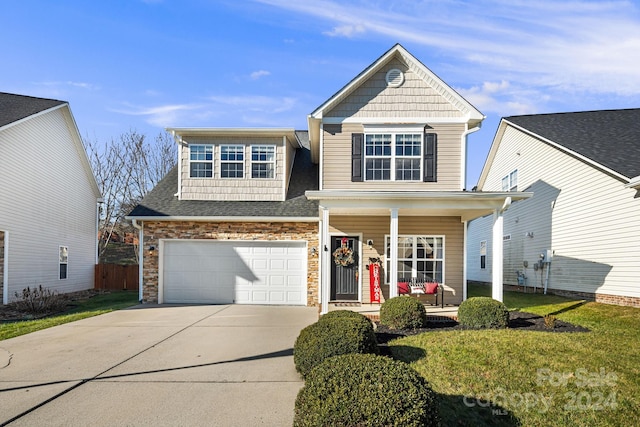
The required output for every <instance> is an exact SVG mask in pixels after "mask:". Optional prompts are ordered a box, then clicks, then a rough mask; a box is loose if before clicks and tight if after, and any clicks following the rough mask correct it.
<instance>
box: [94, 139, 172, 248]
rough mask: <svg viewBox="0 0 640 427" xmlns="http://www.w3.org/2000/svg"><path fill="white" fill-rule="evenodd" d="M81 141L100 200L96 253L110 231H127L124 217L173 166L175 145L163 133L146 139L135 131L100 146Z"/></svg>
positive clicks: (105, 244) (111, 234)
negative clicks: (98, 188)
mask: <svg viewBox="0 0 640 427" xmlns="http://www.w3.org/2000/svg"><path fill="white" fill-rule="evenodd" d="M83 142H84V145H85V149H86V150H87V155H88V156H89V161H90V163H91V166H92V168H93V172H94V174H95V177H96V180H97V181H98V186H99V187H100V191H101V192H102V197H103V200H104V202H103V204H102V208H101V212H100V226H99V243H98V255H99V256H100V255H102V254H103V253H104V251H105V249H106V247H107V244H108V243H109V242H110V241H111V239H112V236H113V233H114V232H115V233H120V234H124V233H125V232H126V231H129V230H131V225H130V224H128V223H127V222H126V221H125V219H124V217H125V216H126V215H127V214H128V213H129V212H130V211H131V209H133V207H134V206H135V205H136V204H138V203H139V202H140V201H141V200H142V198H143V197H144V196H145V195H146V194H147V193H148V192H149V191H150V190H151V189H152V188H153V187H154V186H155V185H156V184H157V183H158V182H159V181H160V180H161V179H162V178H163V177H164V176H165V175H166V174H167V173H168V172H169V171H170V170H171V168H173V167H174V166H175V164H176V161H177V146H176V144H175V142H173V138H172V137H171V136H170V135H169V134H167V133H166V132H163V133H160V134H159V135H158V136H157V137H156V138H155V141H153V142H149V140H148V139H147V138H146V136H145V135H142V134H140V133H138V132H137V131H135V130H130V131H129V132H125V133H123V134H122V135H120V138H119V139H112V140H111V141H109V142H107V143H105V144H103V145H100V144H98V143H97V142H96V141H89V140H88V139H85V140H84V141H83ZM136 256H137V251H136Z"/></svg>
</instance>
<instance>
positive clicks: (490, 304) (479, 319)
mask: <svg viewBox="0 0 640 427" xmlns="http://www.w3.org/2000/svg"><path fill="white" fill-rule="evenodd" d="M458 322H460V324H461V325H462V326H465V327H467V328H474V329H485V328H506V327H508V326H509V310H507V307H506V306H505V305H504V304H503V303H501V302H500V301H497V300H494V299H492V298H489V297H473V298H469V299H468V300H466V301H463V302H462V304H460V307H458Z"/></svg>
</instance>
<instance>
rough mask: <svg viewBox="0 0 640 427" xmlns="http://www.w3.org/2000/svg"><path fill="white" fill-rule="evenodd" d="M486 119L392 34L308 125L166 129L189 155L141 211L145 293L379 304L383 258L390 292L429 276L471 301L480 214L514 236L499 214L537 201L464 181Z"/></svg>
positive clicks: (137, 214)
mask: <svg viewBox="0 0 640 427" xmlns="http://www.w3.org/2000/svg"><path fill="white" fill-rule="evenodd" d="M483 119H484V116H483V115H482V114H481V113H480V112H479V111H478V110H477V109H476V108H474V107H473V106H472V105H471V104H469V102H467V101H466V100H465V99H464V98H463V97H462V96H460V95H459V94H458V93H457V92H456V91H454V90H453V89H452V88H450V87H449V86H448V85H447V84H445V83H444V82H443V81H442V80H441V79H440V78H439V77H438V76H436V75H435V74H434V73H433V72H432V71H431V70H429V69H428V68H427V67H426V66H425V65H423V64H422V63H421V62H420V61H418V60H417V59H416V58H415V57H414V56H412V55H411V54H410V53H409V52H408V51H407V50H405V49H404V48H403V47H402V46H400V45H395V46H394V47H392V48H391V49H390V50H389V51H387V52H386V53H384V55H382V56H381V57H380V58H378V59H377V60H376V61H375V62H373V63H372V64H371V65H370V66H369V67H367V68H366V69H365V70H363V71H362V72H361V73H360V74H359V75H358V76H356V77H355V78H354V79H353V80H351V81H350V82H349V83H348V84H347V85H346V86H344V87H343V88H342V89H340V90H339V91H338V92H337V93H336V94H335V95H333V96H332V97H331V98H329V99H328V100H327V101H326V102H324V103H323V104H322V105H321V106H320V107H318V108H317V109H316V110H315V111H313V112H312V113H311V114H310V115H309V116H308V130H307V131H295V130H293V129H277V128H275V129H192V128H172V129H169V131H170V132H171V133H172V134H173V135H174V137H175V138H176V141H177V142H178V144H179V145H180V150H179V151H180V153H179V156H180V159H179V164H178V166H177V168H176V169H175V170H173V171H172V172H171V173H169V174H168V176H167V177H166V178H165V179H164V180H163V181H162V182H161V183H160V184H159V185H158V186H157V188H156V189H154V190H153V191H152V192H151V193H150V194H149V196H148V197H146V198H145V199H144V200H143V201H142V202H141V203H140V205H139V206H138V207H136V208H135V209H134V210H133V211H132V212H131V214H130V216H129V218H131V219H132V220H133V221H134V225H135V226H136V227H138V228H139V230H140V241H141V242H143V244H142V245H141V254H140V255H141V259H143V269H142V271H143V273H142V275H143V280H142V283H143V285H142V288H141V292H142V298H143V299H144V300H145V301H158V302H160V303H163V302H183V303H186V302H200V303H203V302H210V303H249V304H250V303H258V304H302V305H305V304H306V305H318V306H320V307H321V312H323V313H324V312H326V311H327V310H328V307H329V304H330V303H331V302H337V301H351V302H353V303H355V304H357V303H360V304H366V303H369V302H371V297H372V294H371V288H370V285H371V277H370V273H369V272H370V269H369V268H368V267H369V264H371V265H372V266H373V265H375V264H374V261H377V262H378V264H377V265H378V266H379V268H372V269H371V271H373V270H375V271H378V272H379V281H380V285H381V294H382V296H381V300H382V301H384V298H389V297H393V296H395V295H397V293H398V288H397V283H398V281H399V280H411V279H416V280H420V281H435V282H438V283H439V284H441V285H442V287H443V289H444V292H445V299H446V301H447V303H454V304H455V303H459V302H461V301H462V299H463V298H464V297H465V289H466V288H465V283H466V272H465V256H466V254H465V236H466V223H467V221H469V220H471V219H474V218H477V217H480V216H483V215H486V214H489V213H491V214H493V215H494V217H495V220H494V221H493V227H494V228H495V229H496V233H499V234H500V235H501V234H502V230H501V227H502V221H501V218H502V212H503V211H504V210H505V209H506V208H508V206H509V205H510V203H511V201H514V200H519V199H524V198H527V197H529V195H528V194H525V193H518V192H502V191H498V192H491V193H480V192H470V191H466V190H465V189H464V183H465V178H466V177H465V168H466V157H467V153H466V148H467V138H468V135H469V134H471V133H472V132H475V131H477V130H478V129H479V127H480V124H481V122H482V120H483ZM500 249H501V248H500V247H499V246H497V247H495V248H494V250H496V251H500ZM500 255H501V254H500ZM495 259H496V260H498V259H501V256H496V257H495ZM495 286H496V287H495V292H496V294H495V295H496V296H497V297H499V298H501V288H500V287H501V282H499V281H498V282H497V283H496V284H495ZM498 294H500V295H498Z"/></svg>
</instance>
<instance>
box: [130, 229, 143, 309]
mask: <svg viewBox="0 0 640 427" xmlns="http://www.w3.org/2000/svg"><path fill="white" fill-rule="evenodd" d="M131 224H132V225H133V226H134V227H135V228H137V229H138V301H139V302H141V303H142V280H143V278H144V274H143V273H144V271H143V270H144V268H143V266H144V259H143V257H144V229H143V226H144V223H142V224H138V220H136V219H135V218H131Z"/></svg>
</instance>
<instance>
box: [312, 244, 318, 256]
mask: <svg viewBox="0 0 640 427" xmlns="http://www.w3.org/2000/svg"><path fill="white" fill-rule="evenodd" d="M317 254H318V248H317V247H315V246H313V247H312V248H311V255H317Z"/></svg>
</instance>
